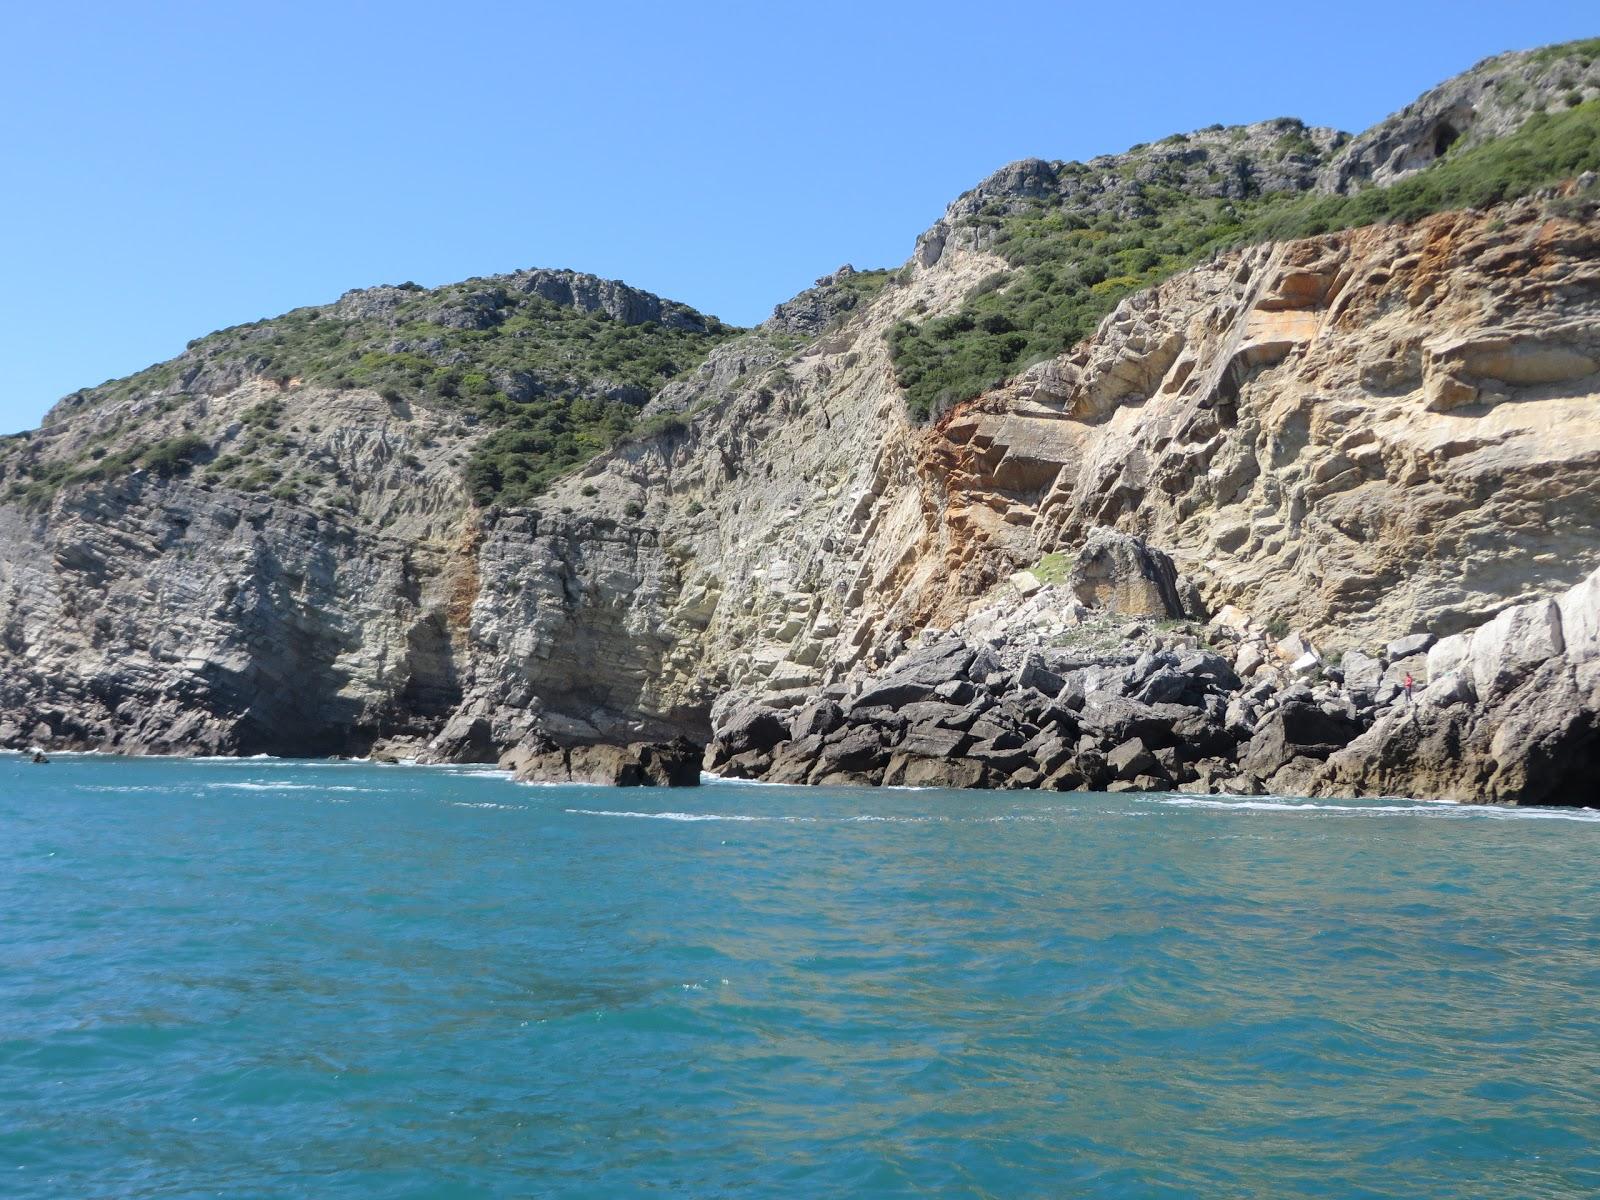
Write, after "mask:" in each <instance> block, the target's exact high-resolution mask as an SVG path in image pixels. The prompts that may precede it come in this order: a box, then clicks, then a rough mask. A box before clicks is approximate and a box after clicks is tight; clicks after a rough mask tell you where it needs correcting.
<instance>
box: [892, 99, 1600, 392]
mask: <svg viewBox="0 0 1600 1200" xmlns="http://www.w3.org/2000/svg"><path fill="white" fill-rule="evenodd" d="M1284 136H1285V137H1290V138H1293V137H1294V136H1295V133H1294V130H1293V129H1291V130H1290V132H1289V133H1287V134H1285V135H1284ZM1301 136H1304V135H1303V130H1302V133H1301ZM1596 168H1600V100H1591V101H1588V102H1586V103H1584V104H1581V105H1579V106H1578V107H1576V108H1571V109H1568V110H1566V111H1565V112H1563V113H1561V114H1560V115H1554V116H1553V115H1547V114H1536V115H1534V116H1533V117H1531V118H1529V120H1528V121H1527V122H1526V123H1525V124H1524V125H1523V126H1522V128H1521V129H1519V130H1517V131H1516V132H1515V133H1512V134H1510V135H1508V136H1506V137H1503V138H1499V139H1497V140H1495V141H1491V142H1486V143H1484V144H1483V145H1480V146H1475V147H1473V148H1472V149H1470V150H1465V151H1458V152H1454V153H1452V154H1451V155H1450V156H1449V157H1448V158H1444V159H1441V160H1439V161H1438V162H1437V163H1435V164H1433V165H1432V166H1430V167H1428V168H1427V169H1426V170H1423V171H1419V172H1418V173H1416V174H1415V175H1412V176H1409V177H1408V178H1406V179H1403V180H1401V181H1400V182H1399V183H1396V184H1394V185H1392V186H1390V187H1386V188H1369V189H1367V190H1365V191H1360V192H1356V193H1354V194H1352V195H1348V196H1337V195H1335V196H1323V195H1306V194H1300V193H1287V192H1285V193H1269V194H1266V195H1261V196H1256V197H1253V198H1251V199H1249V200H1243V201H1230V200H1227V199H1223V198H1218V197H1205V196H1195V195H1192V194H1189V193H1185V192H1182V191H1179V190H1177V189H1173V188H1164V187H1160V186H1150V187H1146V188H1145V189H1144V192H1143V196H1142V200H1143V204H1144V206H1145V208H1146V209H1147V216H1146V217H1144V218H1143V219H1141V220H1140V221H1138V222H1134V223H1130V222H1128V221H1126V220H1121V221H1119V220H1117V219H1115V218H1108V217H1106V216H1104V215H1102V216H1101V217H1097V218H1096V219H1095V221H1094V222H1093V223H1092V225H1091V226H1090V227H1087V228H1085V227H1084V224H1085V223H1084V222H1083V219H1082V217H1081V215H1080V214H1077V213H1072V212H1064V211H1062V210H1061V209H1059V208H1051V207H1049V206H1047V205H1045V204H1043V203H1041V204H1040V205H1038V206H1037V207H1035V208H1034V209H1033V210H1031V211H1028V212H1026V213H1024V214H1022V215H1019V216H1014V217H1011V218H1009V219H1008V220H1007V221H1006V223H1005V225H1004V227H1003V228H1002V229H1001V231H1000V233H999V234H998V235H997V240H996V246H995V248H996V250H997V251H998V252H999V253H1000V254H1002V255H1004V256H1005V258H1006V259H1007V261H1008V262H1010V263H1011V265H1012V267H1013V268H1014V273H1013V274H1012V275H1011V276H1010V282H1009V283H1007V284H1006V286H1005V287H1004V288H1001V287H1000V286H999V284H992V285H989V286H983V285H980V286H979V287H978V288H975V289H974V290H973V293H972V295H971V296H970V297H969V298H968V299H967V301H966V303H965V304H964V305H963V306H962V307H961V308H960V309H959V310H958V311H957V312H955V313H953V314H950V315H947V316H943V317H938V318H934V319H932V320H928V321H923V322H921V323H920V324H917V323H912V322H909V321H902V322H900V323H899V324H897V325H895V326H894V327H893V328H891V329H890V330H889V333H888V344H889V351H890V356H891V359H892V361H893V363H894V370H895V376H896V378H897V380H898V381H899V383H900V386H901V388H902V389H903V390H904V392H905V397H906V404H907V406H908V407H909V409H910V410H911V413H912V414H913V416H915V417H917V418H919V419H924V420H926V419H928V418H930V417H933V416H935V415H937V414H938V413H939V412H941V411H942V410H943V409H945V408H948V407H949V406H950V405H952V404H955V403H958V402H960V401H962V400H966V399H969V398H971V397H973V396H976V395H979V394H981V393H982V392H984V391H987V390H989V389H991V388H993V387H995V386H997V385H999V384H1000V383H1002V382H1004V381H1005V380H1006V379H1007V378H1008V377H1010V376H1012V375H1014V374H1016V373H1017V371H1018V370H1020V369H1022V368H1023V367H1026V366H1028V365H1030V364H1032V363H1035V362H1039V361H1041V360H1043V359H1046V358H1049V357H1052V356H1054V355H1056V354H1060V353H1061V352H1063V351H1064V350H1066V349H1068V348H1069V347H1071V346H1072V345H1073V344H1074V343H1076V342H1078V341H1080V340H1082V339H1083V338H1085V337H1087V336H1088V335H1089V334H1091V333H1092V332H1094V329H1095V326H1096V325H1097V324H1099V322H1100V320H1101V319H1102V318H1103V317H1104V316H1105V315H1106V314H1107V313H1109V312H1110V311H1111V310H1112V309H1113V308H1115V307H1116V305H1117V304H1118V302H1119V301H1121V300H1122V299H1123V298H1124V297H1125V296H1128V295H1130V294H1132V293H1133V292H1136V291H1140V290H1142V289H1144V288H1147V287H1150V286H1151V285H1152V284H1155V283H1159V282H1160V281H1161V280H1162V279H1165V278H1167V277H1168V276H1170V275H1172V274H1173V273H1175V272H1177V271H1179V270H1182V269H1183V268H1185V267H1188V266H1192V265H1194V264H1195V263H1196V262H1199V261H1201V260H1202V259H1203V258H1205V257H1206V256H1207V255H1210V254H1212V253H1214V252H1215V251H1217V250H1219V249H1223V248H1228V247H1234V246H1242V245H1250V244H1253V243H1256V242H1262V241H1268V240H1287V239H1290V238H1297V237H1307V236H1311V235H1314V234H1319V233H1327V232H1331V231H1333V230H1338V229H1349V228H1353V227H1356V226H1360V225H1371V224H1374V223H1377V222H1382V221H1415V220H1418V219H1420V218H1421V217H1424V216H1427V215H1428V214H1430V213H1435V212H1443V211H1447V210H1450V209H1457V208H1482V207H1486V206H1488V205H1492V204H1496V203H1499V202H1500V201H1502V200H1506V199H1509V198H1512V197H1515V196H1521V195H1526V194H1527V193H1529V192H1531V191H1535V190H1537V189H1539V188H1541V187H1546V186H1549V185H1551V184H1554V183H1556V182H1558V181H1560V180H1563V179H1568V178H1571V177H1572V176H1574V175H1578V174H1581V173H1582V172H1584V171H1588V170H1594V169H1596ZM983 284H985V285H988V284H989V280H987V279H986V280H984V281H983Z"/></svg>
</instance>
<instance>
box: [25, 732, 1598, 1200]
mask: <svg viewBox="0 0 1600 1200" xmlns="http://www.w3.org/2000/svg"><path fill="white" fill-rule="evenodd" d="M1597 862H1600V812H1583V811H1559V810H1536V811H1525V812H1507V811H1490V810H1482V809H1464V808H1455V807H1448V806H1440V805H1431V804H1415V803H1410V802H1407V801H1373V802H1348V803H1346V802H1326V801H1324V802H1318V803H1310V802H1294V801H1267V800H1242V799H1229V798H1220V799H1210V800H1195V799H1189V798H1179V797H1166V796H1148V797H1113V796H1100V795H1086V796H1075V795H1039V794H1015V793H1013V794H994V793H981V792H980V793H974V792H938V791H855V790H843V789H841V790H803V789H789V788H772V787H760V786H743V785H731V784H721V785H714V786H708V787H705V788H702V789H700V790H698V791H675V792H667V791H658V790H612V789H599V788H581V787H563V788H553V787H545V788H538V787H524V786H518V785H515V784H512V783H510V782H509V781H507V780H506V779H505V778H503V777H501V776H499V775H497V774H495V773H493V772H489V771H486V770H482V769H433V768H416V767H381V766H372V765H365V764H329V763H317V762H296V761H263V760H244V761H232V762H177V761H162V760H153V759H143V760H138V759H135V760H127V759H116V758H104V757H90V756H84V757H70V756H69V757H59V758H57V759H56V760H55V761H53V762H52V763H51V764H50V765H48V766H34V765H32V764H28V763H25V762H22V761H21V760H20V759H18V758H16V757H15V756H9V757H3V758H0V1195H3V1196H7V1197H18V1198H23V1197H69V1198H74V1200H87V1198H92V1197H118V1198H128V1197H158V1196H159V1197H200V1196H208V1197H210V1196H224V1197H318V1198H321V1197H332V1198H338V1197H418V1198H421V1197H429V1198H432V1197H479V1196H484V1197H490V1196H492V1197H501V1196H505V1197H512V1196H584V1197H628V1196H689V1197H720V1196H739V1197H747V1196H761V1197H766V1196H772V1197H777V1196H782V1197H835V1196H864V1197H874V1196H974V1197H977V1196H982V1197H1003V1198H1010V1197H1077V1196H1086V1197H1180V1196H1182V1197H1190V1196H1194V1197H1302V1196H1318V1197H1341V1198H1348V1197H1378V1196H1383V1197H1412V1198H1415V1197H1497V1198H1500V1197H1592V1196H1595V1195H1596V1194H1600V882H1597V872H1596V863H1597Z"/></svg>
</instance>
